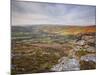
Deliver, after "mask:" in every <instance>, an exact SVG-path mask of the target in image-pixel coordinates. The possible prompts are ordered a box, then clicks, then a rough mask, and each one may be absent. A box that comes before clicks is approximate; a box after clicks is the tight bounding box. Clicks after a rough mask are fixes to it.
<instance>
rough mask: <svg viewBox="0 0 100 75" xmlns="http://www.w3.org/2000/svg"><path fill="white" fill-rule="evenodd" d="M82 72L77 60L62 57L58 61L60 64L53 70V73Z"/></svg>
mask: <svg viewBox="0 0 100 75" xmlns="http://www.w3.org/2000/svg"><path fill="white" fill-rule="evenodd" d="M77 70H80V64H79V61H78V60H77V59H75V58H72V59H69V58H67V57H62V58H61V59H59V60H58V64H56V65H54V66H53V67H52V68H51V71H77Z"/></svg>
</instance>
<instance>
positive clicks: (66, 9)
mask: <svg viewBox="0 0 100 75" xmlns="http://www.w3.org/2000/svg"><path fill="white" fill-rule="evenodd" d="M11 8H12V25H35V24H58V25H95V18H96V7H95V6H89V5H87V6H84V5H72V4H56V3H40V2H25V1H22V2H21V1H12V3H11Z"/></svg>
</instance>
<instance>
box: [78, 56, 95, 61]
mask: <svg viewBox="0 0 100 75" xmlns="http://www.w3.org/2000/svg"><path fill="white" fill-rule="evenodd" d="M80 60H84V61H93V62H96V56H95V54H87V55H84V56H82V57H81V59H80Z"/></svg>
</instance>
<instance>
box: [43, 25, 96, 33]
mask: <svg viewBox="0 0 100 75" xmlns="http://www.w3.org/2000/svg"><path fill="white" fill-rule="evenodd" d="M43 31H44V32H48V33H53V34H59V35H77V34H79V33H88V32H90V33H91V32H96V27H95V26H84V27H81V26H70V27H67V26H64V27H61V28H59V27H50V28H49V27H45V28H44V29H43Z"/></svg>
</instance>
